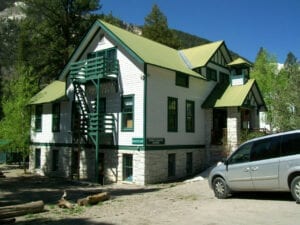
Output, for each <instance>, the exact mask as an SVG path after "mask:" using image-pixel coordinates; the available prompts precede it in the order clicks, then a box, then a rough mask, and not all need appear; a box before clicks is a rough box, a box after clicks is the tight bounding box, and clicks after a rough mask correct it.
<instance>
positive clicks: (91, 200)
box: [77, 192, 110, 206]
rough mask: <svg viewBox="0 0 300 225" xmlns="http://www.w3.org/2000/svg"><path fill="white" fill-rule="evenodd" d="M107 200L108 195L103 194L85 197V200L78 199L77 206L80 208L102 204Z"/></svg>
mask: <svg viewBox="0 0 300 225" xmlns="http://www.w3.org/2000/svg"><path fill="white" fill-rule="evenodd" d="M109 199H110V195H109V193H108V192H103V193H99V194H95V195H90V196H87V197H86V198H81V199H78V200H77V204H78V205H80V206H87V205H96V204H98V203H99V202H103V201H106V200H109Z"/></svg>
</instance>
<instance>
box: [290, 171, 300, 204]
mask: <svg viewBox="0 0 300 225" xmlns="http://www.w3.org/2000/svg"><path fill="white" fill-rule="evenodd" d="M291 193H292V196H293V198H294V199H295V200H296V202H300V176H297V177H295V178H294V179H293V181H292V183H291Z"/></svg>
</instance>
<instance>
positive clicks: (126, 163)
mask: <svg viewBox="0 0 300 225" xmlns="http://www.w3.org/2000/svg"><path fill="white" fill-rule="evenodd" d="M123 180H124V181H132V155H131V154H124V155H123Z"/></svg>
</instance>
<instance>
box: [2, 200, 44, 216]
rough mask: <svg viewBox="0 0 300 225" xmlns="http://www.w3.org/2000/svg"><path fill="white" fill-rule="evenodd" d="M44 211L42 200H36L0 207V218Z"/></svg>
mask: <svg viewBox="0 0 300 225" xmlns="http://www.w3.org/2000/svg"><path fill="white" fill-rule="evenodd" d="M43 211H44V202H43V201H36V202H29V203H25V204H18V205H10V206H3V207H0V219H5V218H12V217H15V216H23V215H26V214H32V213H39V212H43Z"/></svg>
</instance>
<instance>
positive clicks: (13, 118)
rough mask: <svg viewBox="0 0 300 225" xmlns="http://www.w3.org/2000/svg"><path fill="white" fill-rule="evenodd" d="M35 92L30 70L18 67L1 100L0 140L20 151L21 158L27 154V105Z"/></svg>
mask: <svg viewBox="0 0 300 225" xmlns="http://www.w3.org/2000/svg"><path fill="white" fill-rule="evenodd" d="M36 91H37V84H36V77H35V76H34V75H33V74H32V69H30V68H26V67H24V66H18V67H17V69H16V73H15V74H14V76H13V78H12V79H11V80H10V81H9V82H8V83H7V86H6V88H5V90H4V96H3V99H2V107H3V112H4V118H3V119H2V120H1V122H0V138H1V139H5V140H9V141H10V144H9V145H10V147H11V148H12V149H15V150H18V151H20V152H21V153H22V155H23V157H26V156H27V155H28V154H29V135H30V108H29V107H28V106H27V103H28V101H29V99H30V98H31V97H32V95H33V94H34V93H36Z"/></svg>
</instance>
